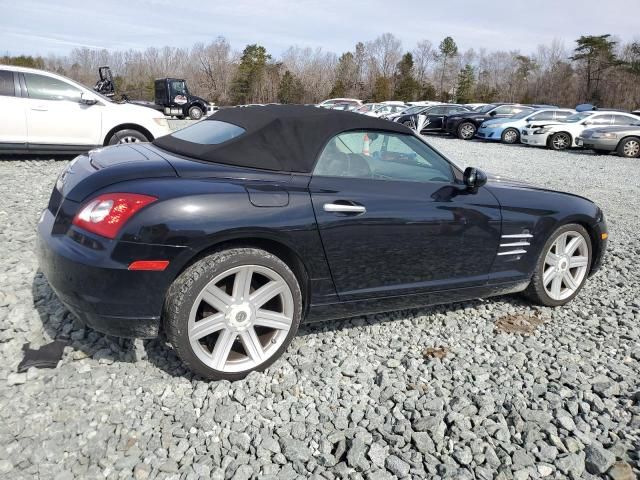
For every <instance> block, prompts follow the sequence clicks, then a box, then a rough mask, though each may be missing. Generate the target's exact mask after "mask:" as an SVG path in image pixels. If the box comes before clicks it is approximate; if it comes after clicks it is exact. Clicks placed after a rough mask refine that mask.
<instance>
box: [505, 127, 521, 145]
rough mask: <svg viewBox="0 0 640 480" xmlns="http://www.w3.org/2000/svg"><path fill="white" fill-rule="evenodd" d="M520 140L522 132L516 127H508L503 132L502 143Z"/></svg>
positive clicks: (512, 142)
mask: <svg viewBox="0 0 640 480" xmlns="http://www.w3.org/2000/svg"><path fill="white" fill-rule="evenodd" d="M519 141H520V133H519V132H518V130H516V129H515V128H507V129H506V130H505V131H504V132H502V143H508V144H514V143H518V142H519Z"/></svg>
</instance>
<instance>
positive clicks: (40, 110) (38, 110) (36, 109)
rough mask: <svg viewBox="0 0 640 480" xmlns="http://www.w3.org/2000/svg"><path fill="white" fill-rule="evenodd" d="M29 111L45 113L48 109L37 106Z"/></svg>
mask: <svg viewBox="0 0 640 480" xmlns="http://www.w3.org/2000/svg"><path fill="white" fill-rule="evenodd" d="M31 110H34V111H36V112H46V111H48V110H49V109H48V108H47V107H44V106H40V105H39V106H37V107H31Z"/></svg>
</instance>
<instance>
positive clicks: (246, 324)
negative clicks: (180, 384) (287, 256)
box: [164, 248, 302, 380]
mask: <svg viewBox="0 0 640 480" xmlns="http://www.w3.org/2000/svg"><path fill="white" fill-rule="evenodd" d="M301 315H302V293H301V291H300V286H299V284H298V281H297V279H296V276H295V275H294V274H293V272H292V271H291V269H290V268H289V267H288V266H287V265H286V264H285V263H284V262H283V261H282V260H280V259H279V258H278V257H276V256H274V255H272V254H270V253H268V252H265V251H263V250H259V249H255V248H234V249H230V250H224V251H220V252H216V253H214V254H212V255H210V256H208V257H205V258H203V259H201V260H199V261H198V262H196V263H194V264H193V265H192V266H190V267H189V268H188V269H187V270H185V271H184V272H183V273H182V274H181V275H180V276H179V277H178V278H177V279H176V281H175V282H174V283H173V284H172V286H171V288H170V289H169V293H168V294H167V299H166V302H165V308H164V324H165V328H166V333H167V337H168V339H169V341H170V342H171V344H172V345H173V347H174V348H175V350H176V352H177V353H178V355H179V356H180V358H181V359H182V360H183V361H184V362H185V363H186V364H187V365H188V366H189V367H190V368H191V369H192V370H193V371H194V372H196V373H197V374H199V375H201V376H203V377H205V378H208V379H212V380H218V379H227V380H236V379H239V378H242V377H244V376H246V375H247V374H248V373H250V372H252V371H256V370H258V371H261V370H264V369H265V368H267V367H268V366H269V365H271V364H272V363H273V362H275V361H276V359H277V358H278V357H280V355H281V354H282V353H283V352H284V351H285V350H286V348H287V347H288V346H289V344H290V343H291V340H292V339H293V337H294V336H295V335H296V333H297V331H298V326H299V324H300V318H301Z"/></svg>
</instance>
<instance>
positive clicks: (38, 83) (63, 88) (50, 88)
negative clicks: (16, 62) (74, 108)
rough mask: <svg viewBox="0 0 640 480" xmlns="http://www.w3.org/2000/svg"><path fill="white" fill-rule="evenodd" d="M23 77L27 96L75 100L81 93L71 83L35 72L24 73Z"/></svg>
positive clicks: (78, 98) (41, 98)
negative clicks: (27, 92)
mask: <svg viewBox="0 0 640 480" xmlns="http://www.w3.org/2000/svg"><path fill="white" fill-rule="evenodd" d="M24 78H25V80H26V82H27V90H29V98H37V99H39V100H71V101H74V102H77V101H78V100H80V94H81V93H82V92H81V91H80V90H79V89H78V88H76V87H74V86H73V85H70V84H68V83H67V82H63V81H62V80H58V79H57V78H52V77H47V76H45V75H37V74H35V73H25V74H24Z"/></svg>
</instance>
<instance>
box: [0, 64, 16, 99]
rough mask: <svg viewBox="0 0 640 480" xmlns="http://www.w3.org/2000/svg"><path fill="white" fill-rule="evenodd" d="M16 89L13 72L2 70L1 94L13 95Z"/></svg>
mask: <svg viewBox="0 0 640 480" xmlns="http://www.w3.org/2000/svg"><path fill="white" fill-rule="evenodd" d="M15 94H16V89H15V86H14V84H13V72H10V71H8V70H0V95H5V96H9V97H13V96H14V95H15Z"/></svg>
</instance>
